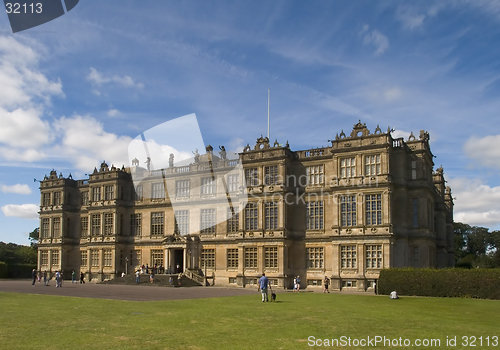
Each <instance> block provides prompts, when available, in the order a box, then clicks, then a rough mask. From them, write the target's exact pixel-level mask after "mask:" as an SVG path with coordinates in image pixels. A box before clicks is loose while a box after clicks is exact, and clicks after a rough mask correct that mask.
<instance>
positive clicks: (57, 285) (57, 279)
mask: <svg viewBox="0 0 500 350" xmlns="http://www.w3.org/2000/svg"><path fill="white" fill-rule="evenodd" d="M60 279H61V274H60V273H59V271H56V288H59V280H60Z"/></svg>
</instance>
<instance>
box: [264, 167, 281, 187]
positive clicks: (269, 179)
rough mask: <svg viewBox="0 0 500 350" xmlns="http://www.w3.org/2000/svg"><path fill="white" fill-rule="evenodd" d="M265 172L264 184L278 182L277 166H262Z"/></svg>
mask: <svg viewBox="0 0 500 350" xmlns="http://www.w3.org/2000/svg"><path fill="white" fill-rule="evenodd" d="M264 173H265V184H266V185H276V184H277V183H278V166H277V165H273V166H266V167H265V168H264Z"/></svg>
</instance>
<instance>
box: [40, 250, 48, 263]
mask: <svg viewBox="0 0 500 350" xmlns="http://www.w3.org/2000/svg"><path fill="white" fill-rule="evenodd" d="M40 260H41V263H42V266H48V265H49V252H47V251H45V252H44V251H42V252H40Z"/></svg>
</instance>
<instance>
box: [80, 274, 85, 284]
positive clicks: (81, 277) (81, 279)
mask: <svg viewBox="0 0 500 350" xmlns="http://www.w3.org/2000/svg"><path fill="white" fill-rule="evenodd" d="M84 277H85V276H84V274H83V272H80V284H82V283H83V284H85V281H84V280H83V278H84Z"/></svg>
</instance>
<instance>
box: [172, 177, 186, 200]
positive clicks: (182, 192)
mask: <svg viewBox="0 0 500 350" xmlns="http://www.w3.org/2000/svg"><path fill="white" fill-rule="evenodd" d="M175 196H176V197H189V180H177V181H176V182H175Z"/></svg>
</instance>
